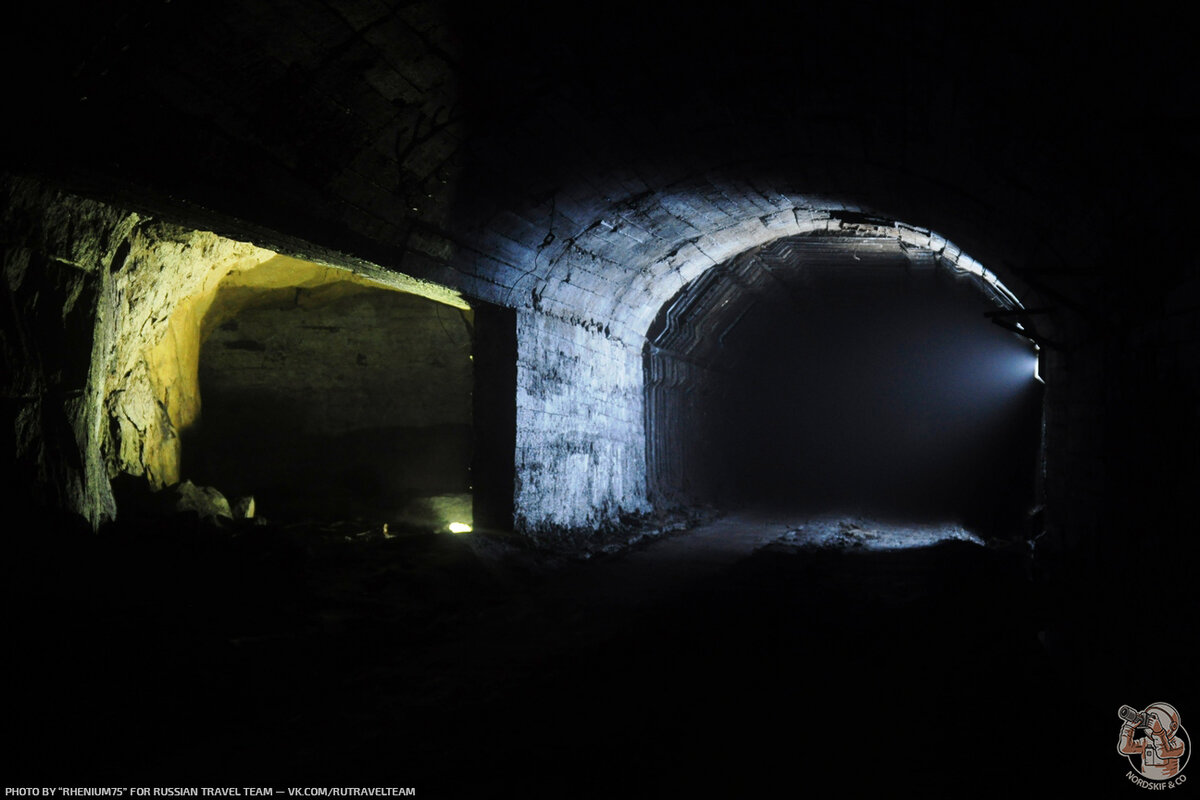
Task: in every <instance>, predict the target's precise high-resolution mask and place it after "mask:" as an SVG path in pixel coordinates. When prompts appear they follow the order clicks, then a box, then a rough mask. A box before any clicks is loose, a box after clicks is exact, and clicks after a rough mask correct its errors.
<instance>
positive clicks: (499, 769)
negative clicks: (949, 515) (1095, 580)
mask: <svg viewBox="0 0 1200 800" xmlns="http://www.w3.org/2000/svg"><path fill="white" fill-rule="evenodd" d="M156 526H157V527H156ZM341 533H342V532H341V531H336V530H332V529H329V530H325V531H320V530H315V529H314V530H307V531H303V530H298V529H292V530H285V529H282V528H279V527H277V526H267V527H253V526H251V527H248V528H238V529H235V530H226V531H224V532H222V531H218V530H213V529H210V528H207V527H204V526H201V525H199V524H196V523H195V522H194V521H193V522H191V523H189V522H188V521H187V520H186V519H179V520H174V521H171V522H169V523H155V524H154V525H149V526H147V527H144V528H138V527H135V526H131V525H130V524H128V523H125V524H123V525H122V526H121V527H119V528H116V527H110V528H108V529H106V530H105V531H103V532H102V534H101V535H100V536H99V537H94V536H88V535H86V533H85V532H84V531H80V533H79V535H78V536H77V537H68V536H66V535H65V534H64V535H59V536H54V537H33V538H29V539H23V540H22V539H13V540H10V541H9V542H7V543H6V545H5V549H6V554H7V555H8V556H11V557H10V558H6V559H5V561H4V563H5V564H6V567H5V581H4V584H3V585H4V594H5V605H6V608H8V609H10V613H9V614H8V615H6V619H5V630H4V633H5V637H6V641H7V642H8V645H9V647H11V648H13V650H12V652H14V653H19V654H20V657H19V658H14V659H13V660H12V664H11V665H10V666H11V669H12V671H11V672H10V674H9V679H10V680H11V681H12V682H13V685H14V686H19V687H21V691H20V692H14V693H13V694H12V695H11V697H10V699H9V704H8V707H7V710H6V714H7V715H8V718H9V724H10V725H11V727H12V729H13V730H15V731H20V733H21V735H20V737H19V738H18V739H16V740H14V741H13V742H12V743H11V744H10V750H9V757H10V759H11V762H10V763H11V765H12V768H11V770H10V775H11V776H12V778H13V779H14V780H22V781H26V784H25V785H38V784H37V781H39V780H56V781H60V782H63V783H64V785H117V786H125V785H135V786H140V785H148V786H156V785H171V786H175V785H179V786H188V785H204V786H207V785H239V786H248V785H262V786H279V785H287V786H319V785H330V786H342V785H347V786H373V785H381V786H415V787H416V788H417V789H418V794H417V796H419V797H427V798H441V797H482V796H521V797H613V796H623V797H624V796H631V797H668V796H689V795H690V796H711V795H714V794H716V795H720V796H745V797H765V796H770V795H771V794H773V793H774V792H776V791H777V790H778V789H779V787H780V786H783V787H797V788H799V787H804V788H805V789H807V790H813V791H816V790H819V791H822V792H830V793H831V794H830V796H832V794H837V793H840V792H843V791H844V792H846V793H848V794H854V795H860V794H864V793H875V792H880V793H894V792H899V791H902V790H904V789H912V790H915V791H926V792H927V791H930V790H933V791H937V792H939V793H943V792H944V793H947V794H948V795H953V794H957V793H959V792H962V791H968V790H969V791H970V793H971V794H972V795H978V796H1007V797H1012V796H1050V795H1051V794H1052V793H1057V792H1061V791H1064V790H1065V789H1067V788H1071V789H1075V790H1079V789H1080V788H1083V789H1085V790H1086V791H1085V794H1086V795H1090V796H1114V792H1119V791H1120V788H1121V786H1123V785H1124V783H1125V780H1124V778H1123V775H1124V774H1125V772H1126V770H1127V769H1128V767H1127V765H1126V764H1125V760H1124V758H1123V757H1121V756H1119V755H1118V754H1117V753H1116V750H1115V743H1116V740H1117V733H1118V731H1119V728H1120V720H1119V719H1117V716H1116V710H1117V708H1118V707H1119V705H1120V704H1121V703H1125V702H1134V703H1144V702H1150V701H1151V700H1155V699H1160V697H1159V696H1160V695H1161V696H1162V697H1166V698H1169V699H1170V700H1171V701H1172V702H1175V703H1176V704H1177V705H1178V707H1180V708H1182V709H1185V710H1184V714H1185V715H1186V713H1187V710H1188V709H1191V708H1192V706H1191V705H1188V702H1189V699H1190V698H1191V697H1192V696H1193V695H1192V687H1190V686H1188V685H1187V681H1188V677H1189V676H1190V675H1192V674H1194V667H1195V664H1194V661H1192V660H1189V658H1190V655H1189V654H1185V653H1178V654H1174V655H1173V656H1172V658H1171V659H1170V664H1169V666H1170V667H1171V669H1170V670H1160V671H1155V672H1154V674H1153V675H1148V676H1147V679H1146V681H1145V682H1144V684H1145V685H1143V681H1142V680H1141V679H1140V678H1139V679H1138V680H1135V681H1134V682H1132V683H1130V682H1128V681H1126V680H1125V678H1126V677H1127V676H1129V675H1131V674H1134V673H1139V674H1140V673H1142V672H1143V671H1144V670H1143V667H1144V666H1145V658H1144V655H1143V652H1142V649H1140V648H1136V647H1130V646H1129V642H1128V639H1127V637H1124V636H1121V635H1114V631H1124V630H1134V629H1137V630H1139V631H1142V632H1143V634H1144V635H1145V636H1146V637H1150V636H1157V635H1160V634H1163V633H1165V632H1168V630H1169V629H1170V628H1171V627H1172V626H1173V625H1174V623H1168V622H1162V623H1161V624H1160V625H1158V626H1157V627H1154V626H1152V627H1149V628H1148V627H1146V626H1145V625H1144V624H1143V622H1142V620H1141V619H1139V617H1140V616H1141V615H1140V613H1139V611H1138V609H1137V608H1134V607H1132V606H1129V605H1128V604H1126V603H1125V602H1124V600H1125V599H1127V598H1126V597H1125V595H1126V594H1127V593H1126V592H1124V591H1123V589H1122V587H1120V586H1119V585H1117V584H1113V585H1111V586H1109V587H1108V588H1107V590H1105V591H1101V592H1097V593H1094V594H1092V595H1091V596H1090V601H1089V603H1088V605H1087V608H1081V609H1075V610H1074V611H1072V609H1071V608H1070V606H1069V604H1064V603H1062V602H1060V601H1059V600H1056V599H1055V598H1054V597H1053V596H1051V595H1046V594H1044V593H1042V592H1040V591H1039V590H1038V589H1037V587H1036V585H1034V584H1031V583H1029V582H1028V580H1027V575H1026V573H1025V568H1026V567H1025V563H1024V559H1023V557H1022V555H1021V553H1020V551H1019V550H1016V549H1013V550H1007V549H1000V548H985V547H980V546H978V545H973V544H967V543H963V542H946V543H942V544H939V545H937V546H933V547H924V548H918V549H913V550H901V551H891V552H879V551H858V552H855V551H846V550H837V549H828V550H803V549H798V548H795V547H790V546H783V545H771V546H768V547H766V548H763V549H761V550H759V551H758V552H756V553H755V554H754V555H752V556H750V557H748V558H743V559H742V560H740V561H738V562H737V563H734V564H732V565H730V566H728V567H726V568H724V569H722V570H719V571H713V572H710V573H705V574H702V575H692V576H691V577H690V579H689V578H687V577H686V576H685V577H684V578H683V579H681V577H680V576H679V575H668V574H667V573H670V572H671V570H670V569H669V568H670V567H671V566H672V565H670V564H664V565H662V566H663V567H665V568H667V570H666V572H664V574H663V577H664V579H667V583H668V585H669V587H670V588H669V590H668V591H665V592H662V593H659V594H657V595H651V596H647V597H644V598H643V599H642V601H641V602H640V603H636V604H627V603H614V602H609V601H608V600H606V599H603V598H601V597H599V596H596V595H591V594H588V593H587V592H584V591H581V590H580V589H579V586H580V585H581V584H582V583H584V582H586V579H587V578H588V576H589V573H590V572H591V571H594V570H596V569H597V568H599V567H601V566H604V565H602V564H597V563H595V562H589V563H575V564H564V563H562V562H552V561H548V560H546V559H544V558H541V557H538V556H536V555H533V554H530V553H528V552H526V551H521V550H518V549H515V548H512V547H511V546H509V545H506V544H504V543H503V542H501V541H499V540H495V539H483V538H479V537H454V536H450V535H432V534H428V535H411V536H401V537H396V538H393V539H384V538H382V537H381V536H378V535H374V536H368V537H345V536H343V535H341ZM610 565H611V562H610ZM677 566H682V565H677ZM621 574H622V573H620V572H619V571H617V572H610V573H609V579H613V580H615V579H619V578H620V576H621ZM1097 588H1101V587H1097ZM1183 594H1184V593H1183V591H1182V590H1176V589H1168V590H1165V592H1164V593H1163V594H1162V598H1163V600H1164V601H1167V602H1170V603H1172V604H1175V607H1178V608H1181V609H1182V608H1183V607H1181V606H1179V605H1178V603H1179V600H1180V599H1181V598H1182V597H1183ZM1098 611H1102V612H1103V616H1104V623H1105V624H1104V629H1103V630H1100V629H1098V628H1092V627H1089V626H1087V625H1084V624H1081V623H1082V622H1083V621H1084V620H1082V619H1080V618H1076V617H1073V616H1071V615H1072V614H1073V613H1083V614H1092V613H1096V612H1098ZM1145 640H1146V641H1151V640H1153V641H1160V640H1159V639H1149V638H1146V639H1145ZM1147 692H1148V693H1149V695H1152V696H1146V697H1142V696H1141V694H1145V693H1147ZM1139 693H1141V694H1139ZM1131 695H1138V697H1131ZM1185 720H1186V717H1185ZM66 732H69V736H70V737H71V740H72V741H74V742H77V743H78V746H77V747H71V748H70V749H69V750H65V749H64V747H63V741H64V736H67V735H68V734H67V733H66ZM47 785H48V784H47Z"/></svg>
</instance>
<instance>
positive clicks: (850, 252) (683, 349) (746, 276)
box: [647, 232, 1017, 369]
mask: <svg viewBox="0 0 1200 800" xmlns="http://www.w3.org/2000/svg"><path fill="white" fill-rule="evenodd" d="M960 261H961V262H962V263H960ZM975 266H976V265H974V264H973V263H972V262H970V261H969V260H967V259H966V258H964V257H962V254H961V253H957V254H954V255H953V256H947V255H946V254H945V249H944V248H943V250H941V251H934V250H931V249H929V248H927V247H918V246H915V245H912V244H907V243H905V242H904V240H902V239H899V238H892V237H886V236H878V235H876V236H869V235H863V234H860V235H850V234H849V233H848V232H846V233H841V232H839V233H821V234H818V233H813V234H807V235H802V236H792V237H788V238H785V239H778V240H776V241H774V242H771V243H770V244H768V245H763V246H761V247H756V248H753V249H752V250H750V251H748V252H745V253H742V254H741V255H739V256H736V257H734V258H732V259H730V260H729V261H726V262H725V263H723V264H720V265H718V266H716V267H713V268H712V269H710V270H708V271H706V272H704V273H703V274H702V275H701V276H700V277H698V278H697V279H695V280H693V281H692V282H691V283H689V284H688V285H687V286H685V287H684V288H683V289H681V290H680V291H679V292H678V293H677V294H676V296H675V297H673V298H672V299H671V300H670V301H668V302H667V303H665V304H664V305H663V307H662V309H661V310H660V311H659V313H658V316H657V318H656V319H655V320H654V323H653V324H652V325H651V326H650V329H649V331H648V333H647V339H648V342H649V345H650V346H651V347H652V348H653V349H654V351H655V352H666V353H669V354H671V355H672V356H674V357H676V358H682V359H684V360H687V361H690V362H692V363H694V364H696V365H698V366H701V367H703V368H705V369H713V368H716V369H722V368H728V367H730V366H732V364H731V363H727V362H729V360H730V359H736V358H737V355H736V354H733V353H732V352H731V351H728V350H726V348H725V340H726V338H727V337H728V336H729V335H730V334H731V333H732V332H733V331H734V330H735V329H736V328H737V327H738V326H739V325H740V324H741V323H742V322H743V320H744V319H745V318H746V317H747V315H750V314H754V315H756V316H758V315H761V314H762V313H764V312H765V311H774V312H776V313H779V312H782V313H795V312H796V311H797V309H799V308H802V307H803V304H804V303H805V299H806V295H807V294H808V293H809V292H811V290H812V289H813V288H814V286H819V285H820V284H821V283H822V282H823V281H828V280H829V279H830V278H833V277H837V278H840V279H847V278H849V279H859V280H864V279H865V280H871V281H888V282H889V283H888V285H892V284H895V285H897V286H899V285H900V283H901V282H902V281H903V280H904V279H906V278H909V277H912V276H913V274H914V273H929V272H932V271H933V270H942V271H943V272H944V273H945V274H947V275H949V276H951V277H952V278H954V279H957V280H962V281H969V282H970V283H972V284H973V285H974V286H975V287H976V288H977V289H978V290H979V291H980V292H981V293H982V294H983V295H984V296H985V297H986V298H987V299H988V300H989V301H990V302H991V303H993V304H995V306H997V307H998V308H1001V309H1011V308H1015V307H1017V306H1014V304H1013V302H1012V298H1011V296H1010V295H1009V294H1008V293H1007V290H1006V289H1005V287H1004V286H1003V285H993V284H992V283H989V282H988V281H987V280H986V279H985V278H984V277H983V276H981V275H979V274H976V273H975V272H973V271H970V268H972V267H975ZM984 274H985V275H986V274H987V273H984Z"/></svg>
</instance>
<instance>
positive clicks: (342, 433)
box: [182, 273, 473, 530]
mask: <svg viewBox="0 0 1200 800" xmlns="http://www.w3.org/2000/svg"><path fill="white" fill-rule="evenodd" d="M346 275H347V277H349V274H348V273H347V274H346ZM286 282H287V281H280V280H276V281H273V282H268V283H270V285H247V284H251V283H253V281H251V280H242V281H241V283H239V284H238V285H232V286H222V288H221V289H220V291H219V292H218V294H217V298H216V300H215V301H214V303H213V306H212V309H211V310H210V311H209V313H208V315H207V317H206V318H205V322H204V332H203V336H204V340H203V345H202V348H201V352H200V361H199V386H200V392H201V396H202V410H201V414H200V417H199V420H198V422H197V424H195V425H193V426H192V427H191V428H190V429H189V430H188V431H187V432H186V436H185V441H184V444H183V448H182V451H183V463H182V473H183V477H184V478H185V479H191V480H193V481H194V482H196V483H198V484H205V485H212V486H216V487H217V488H219V489H220V490H221V491H223V492H225V493H226V494H227V495H228V496H229V497H230V498H231V500H232V499H233V498H234V497H235V496H244V495H253V496H254V497H255V499H256V506H257V510H258V512H259V513H261V514H263V515H266V516H267V517H269V518H278V519H282V520H296V521H302V520H303V521H309V520H311V521H334V520H350V519H370V520H372V521H374V522H376V523H378V522H380V521H390V522H392V523H393V524H399V525H404V524H408V525H413V526H422V527H431V526H432V527H437V528H441V529H446V528H448V527H449V526H450V525H451V524H453V525H454V526H455V529H456V530H461V529H463V527H464V526H469V525H470V524H471V522H472V518H471V495H470V488H471V457H472V340H473V314H472V312H471V311H469V310H463V309H459V308H454V307H451V306H447V305H443V304H441V303H438V302H435V301H433V300H429V299H426V298H423V297H418V296H416V295H413V294H407V293H404V292H399V291H392V290H387V289H381V288H376V287H373V286H368V285H363V283H362V282H358V281H354V280H334V281H332V282H327V283H319V282H315V281H309V282H308V283H306V284H304V285H300V286H286V285H285V286H280V285H278V284H280V283H286Z"/></svg>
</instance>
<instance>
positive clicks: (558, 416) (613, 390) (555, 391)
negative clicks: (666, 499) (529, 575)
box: [516, 312, 648, 537]
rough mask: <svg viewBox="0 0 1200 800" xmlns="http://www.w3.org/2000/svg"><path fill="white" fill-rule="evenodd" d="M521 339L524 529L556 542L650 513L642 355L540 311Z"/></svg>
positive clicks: (526, 317) (525, 320)
mask: <svg viewBox="0 0 1200 800" xmlns="http://www.w3.org/2000/svg"><path fill="white" fill-rule="evenodd" d="M517 336H518V338H517V348H518V359H517V452H516V508H517V512H516V514H517V519H516V524H517V527H518V529H520V530H523V531H525V532H527V533H529V534H531V535H533V536H535V537H541V536H554V535H557V534H558V533H561V532H563V531H562V530H561V529H568V531H569V529H578V528H587V527H593V526H602V525H605V524H610V523H612V522H615V521H616V520H617V519H618V517H619V515H620V514H621V512H623V511H625V512H632V511H644V510H646V509H647V507H648V506H647V501H646V456H645V433H644V429H643V419H642V354H641V350H640V348H634V347H630V346H629V345H627V344H625V343H624V342H622V341H620V340H619V339H616V338H613V337H611V336H605V334H604V332H603V331H597V330H588V329H586V328H585V327H583V326H580V325H579V324H576V323H574V322H571V321H565V320H561V319H558V318H556V317H552V316H549V315H547V314H539V313H532V312H522V313H519V314H518V316H517Z"/></svg>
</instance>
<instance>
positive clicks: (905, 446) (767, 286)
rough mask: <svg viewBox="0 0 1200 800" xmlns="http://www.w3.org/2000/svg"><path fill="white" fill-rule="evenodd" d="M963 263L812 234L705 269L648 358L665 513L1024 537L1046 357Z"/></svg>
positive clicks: (665, 318)
mask: <svg viewBox="0 0 1200 800" xmlns="http://www.w3.org/2000/svg"><path fill="white" fill-rule="evenodd" d="M1019 308H1020V305H1019V303H1018V301H1017V300H1016V298H1015V297H1014V296H1013V295H1012V294H1011V292H1009V291H1008V290H1007V289H1006V288H1005V287H1004V286H1003V284H1001V283H1000V282H999V281H998V280H997V279H996V278H995V276H993V275H992V274H991V273H989V272H987V271H986V270H984V269H983V268H982V267H980V266H979V265H978V264H977V262H973V261H971V260H970V259H968V258H966V257H965V256H961V254H958V255H957V256H956V257H955V258H950V257H948V256H947V255H946V252H945V251H943V252H935V251H933V250H930V249H925V248H917V247H912V246H911V245H909V244H907V243H905V242H902V241H901V240H899V239H898V238H897V237H894V236H888V235H882V234H881V235H863V234H862V233H859V234H857V235H847V234H846V233H845V232H841V231H839V232H836V233H831V234H824V235H822V234H808V235H803V236H793V237H789V238H786V239H781V240H778V241H776V242H773V243H771V244H768V245H765V246H763V247H759V248H755V249H753V250H751V251H749V252H747V253H744V254H742V255H740V256H738V257H736V258H734V259H731V260H730V261H728V262H726V263H724V264H722V265H719V266H717V267H714V268H712V269H711V270H708V271H707V272H705V273H703V274H702V275H701V276H700V277H698V278H697V279H695V280H693V281H692V282H691V283H689V284H688V285H686V286H685V287H683V289H682V290H681V291H680V292H679V293H678V294H677V295H676V296H675V297H674V298H672V299H671V300H670V301H668V302H667V303H666V304H665V305H664V306H663V308H662V309H661V311H660V313H659V315H658V318H657V319H656V320H655V322H654V324H653V325H652V326H651V328H650V330H649V332H648V335H647V346H646V351H645V360H644V363H645V376H646V397H645V401H646V403H645V408H646V430H647V462H648V463H647V468H648V469H647V474H648V482H649V492H650V495H651V497H652V498H653V499H654V501H655V502H656V503H659V504H695V503H706V504H712V505H717V506H720V507H738V506H745V505H769V506H772V507H787V508H789V509H791V510H802V511H805V512H813V513H822V512H835V513H842V514H847V513H849V514H871V515H889V516H902V517H905V518H922V519H954V520H957V521H961V522H964V523H966V524H969V525H970V526H972V527H973V528H974V529H975V530H977V531H978V532H980V533H983V534H985V535H1004V534H1006V533H1011V532H1014V531H1016V530H1017V529H1018V528H1019V527H1020V524H1021V521H1022V518H1023V515H1024V514H1026V513H1027V512H1028V511H1029V510H1030V508H1031V507H1032V506H1034V504H1035V502H1036V496H1037V491H1038V488H1037V473H1038V467H1037V465H1038V460H1039V450H1040V438H1041V433H1040V431H1041V402H1042V401H1041V398H1042V392H1041V383H1040V381H1039V380H1038V379H1037V378H1036V376H1035V371H1036V362H1037V355H1036V351H1037V348H1036V345H1035V344H1034V343H1033V342H1032V341H1030V339H1029V338H1026V337H1025V336H1023V335H1022V334H1021V333H1020V332H1014V331H1013V330H1011V329H1006V328H1002V327H1000V326H998V325H993V324H991V322H990V321H989V319H988V318H987V317H986V316H985V314H986V313H987V312H989V311H991V312H995V311H997V310H1000V311H1001V312H1002V313H1005V312H1007V311H1008V310H1012V309H1019Z"/></svg>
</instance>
